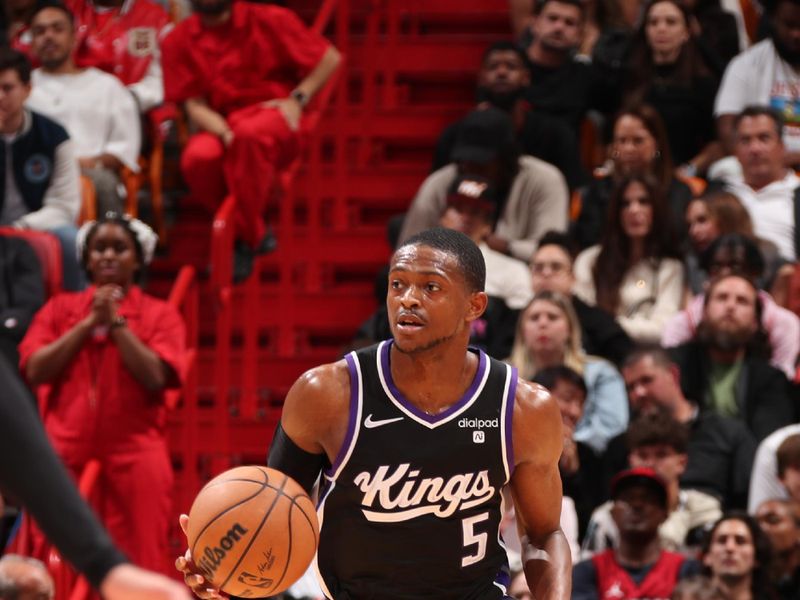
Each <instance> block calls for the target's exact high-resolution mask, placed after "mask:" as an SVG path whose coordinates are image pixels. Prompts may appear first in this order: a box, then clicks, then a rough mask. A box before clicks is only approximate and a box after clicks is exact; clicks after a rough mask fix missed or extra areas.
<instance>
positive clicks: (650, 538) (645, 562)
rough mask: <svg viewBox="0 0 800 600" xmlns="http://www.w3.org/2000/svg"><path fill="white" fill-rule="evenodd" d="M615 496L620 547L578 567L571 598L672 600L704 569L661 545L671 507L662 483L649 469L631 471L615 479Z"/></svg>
mask: <svg viewBox="0 0 800 600" xmlns="http://www.w3.org/2000/svg"><path fill="white" fill-rule="evenodd" d="M611 496H612V498H613V507H612V509H611V514H612V517H613V519H614V522H615V523H616V525H617V527H618V528H619V532H620V543H619V546H618V547H617V548H609V549H608V550H606V551H605V552H602V553H601V554H598V555H596V556H593V557H592V558H591V559H587V560H584V561H581V562H579V563H578V564H577V565H575V567H574V569H573V572H572V600H626V599H628V598H631V599H632V598H647V599H648V600H667V599H668V598H670V596H671V595H672V590H673V589H674V587H675V585H676V584H677V582H678V581H679V580H681V579H683V578H684V577H688V576H690V575H694V574H696V573H698V572H699V570H700V565H699V564H698V563H697V562H696V561H693V560H689V559H687V558H685V557H684V556H683V555H682V554H678V553H675V552H670V551H667V550H664V549H663V548H662V547H661V540H660V538H659V536H658V528H659V526H660V525H661V523H663V522H664V520H665V519H666V517H667V506H668V494H667V488H666V486H665V484H664V482H663V480H662V479H661V478H660V477H659V476H658V475H657V474H656V472H655V471H653V470H652V469H649V468H647V467H642V468H635V469H629V470H627V471H623V472H621V473H620V474H619V475H617V476H616V477H615V478H614V480H613V481H612V486H611Z"/></svg>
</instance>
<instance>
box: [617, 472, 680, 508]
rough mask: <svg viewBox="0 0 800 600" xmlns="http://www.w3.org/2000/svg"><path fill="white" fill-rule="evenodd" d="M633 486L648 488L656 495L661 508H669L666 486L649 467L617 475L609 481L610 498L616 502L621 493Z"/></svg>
mask: <svg viewBox="0 0 800 600" xmlns="http://www.w3.org/2000/svg"><path fill="white" fill-rule="evenodd" d="M635 485H640V486H644V487H648V488H650V489H651V490H653V491H654V492H656V494H658V498H659V500H660V502H661V506H662V507H664V508H667V507H668V506H669V501H668V499H667V484H666V483H664V480H663V479H661V477H660V476H659V475H658V473H656V472H655V471H654V470H653V469H650V468H649V467H637V468H635V469H627V470H625V471H621V472H619V473H617V474H616V475H615V476H614V479H612V480H611V498H612V499H613V500H616V499H617V497H618V496H619V495H620V494H621V493H622V492H623V491H625V490H626V489H628V488H630V487H632V486H635Z"/></svg>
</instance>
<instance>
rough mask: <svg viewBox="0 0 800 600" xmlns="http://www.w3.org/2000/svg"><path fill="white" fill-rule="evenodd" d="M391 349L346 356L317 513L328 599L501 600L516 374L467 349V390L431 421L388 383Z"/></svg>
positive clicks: (504, 581)
mask: <svg viewBox="0 0 800 600" xmlns="http://www.w3.org/2000/svg"><path fill="white" fill-rule="evenodd" d="M391 345H392V342H391V341H387V342H382V343H381V344H379V345H377V346H372V347H370V348H366V349H363V350H359V351H357V352H352V353H350V354H348V355H347V357H346V361H347V366H348V368H349V371H350V419H349V424H348V430H347V435H346V438H345V442H344V444H343V445H342V448H341V450H340V452H339V455H338V456H337V458H336V460H335V462H334V464H333V465H332V466H331V467H330V469H328V470H326V471H325V473H324V480H323V486H322V490H321V492H320V503H319V508H318V512H319V517H320V523H321V532H320V544H319V552H318V554H317V569H318V574H319V575H320V583H321V585H322V587H323V590H324V591H325V593H326V594H327V595H328V597H329V598H333V599H335V600H351V599H352V600H366V599H373V598H374V599H387V600H400V599H404V600H405V599H412V598H415V599H418V598H436V599H439V600H448V599H453V600H455V599H458V600H466V599H475V600H477V599H480V600H490V599H499V598H503V597H504V596H505V592H506V588H507V586H508V584H509V572H508V564H507V556H506V550H505V547H504V546H503V542H502V540H501V538H500V532H499V528H500V521H501V519H502V514H503V509H502V506H501V504H502V494H501V490H502V488H503V486H504V485H505V484H506V483H507V482H508V481H509V478H510V476H511V472H512V470H513V467H514V459H513V454H512V444H511V414H512V410H513V406H514V395H515V392H516V381H517V373H516V370H515V369H513V368H512V367H510V366H508V365H506V364H504V363H501V362H499V361H496V360H493V359H492V358H490V357H488V356H487V355H486V354H485V353H483V352H481V351H478V350H471V351H473V352H476V353H477V354H478V356H479V365H478V369H477V371H476V373H475V378H474V380H473V381H472V384H471V385H470V387H469V389H468V390H467V392H466V393H465V394H464V396H463V397H462V398H461V399H460V400H459V401H458V402H456V403H455V404H454V405H453V406H451V407H450V408H448V409H447V410H446V411H445V412H443V413H441V414H438V415H435V416H431V415H428V414H426V413H424V412H423V411H421V410H419V409H418V408H416V407H415V406H414V405H412V404H411V403H410V402H408V400H406V399H405V398H404V397H403V395H402V394H401V393H400V391H399V390H398V389H397V386H396V385H395V383H394V381H392V375H391V369H390V364H389V357H390V352H389V351H390V348H391ZM443 376H445V377H446V376H447V374H443Z"/></svg>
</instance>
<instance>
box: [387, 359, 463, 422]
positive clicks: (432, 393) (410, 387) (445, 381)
mask: <svg viewBox="0 0 800 600" xmlns="http://www.w3.org/2000/svg"><path fill="white" fill-rule="evenodd" d="M445 346H448V347H447V348H445ZM465 347H466V344H463V345H461V346H460V347H459V348H454V347H452V346H450V345H449V344H443V345H442V346H440V347H437V348H432V349H431V350H426V351H423V352H419V353H410V354H406V353H403V352H401V351H400V350H398V349H397V348H396V347H395V346H392V348H391V350H390V353H391V354H390V368H391V373H392V379H393V380H394V384H395V386H397V388H398V389H399V390H400V392H401V393H402V394H403V396H405V397H406V399H407V400H408V401H409V402H411V403H412V404H414V405H415V406H416V407H417V408H419V409H420V410H422V411H424V412H426V413H428V414H432V415H435V414H439V413H441V412H443V411H444V410H446V409H447V408H448V407H450V406H452V405H453V404H455V403H456V402H458V401H459V399H460V398H461V397H462V396H463V395H464V393H465V392H466V390H467V389H468V388H469V386H470V384H471V383H472V381H473V379H474V377H475V372H476V371H477V368H478V362H479V361H478V357H477V355H476V354H474V353H472V352H469V351H466V350H465ZM443 373H446V374H447V376H443V375H442V374H443ZM456 374H458V375H456Z"/></svg>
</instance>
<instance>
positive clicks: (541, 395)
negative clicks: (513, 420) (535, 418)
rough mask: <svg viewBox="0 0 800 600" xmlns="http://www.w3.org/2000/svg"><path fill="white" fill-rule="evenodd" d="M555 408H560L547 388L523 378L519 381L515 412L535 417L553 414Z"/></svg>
mask: <svg viewBox="0 0 800 600" xmlns="http://www.w3.org/2000/svg"><path fill="white" fill-rule="evenodd" d="M554 408H555V409H557V408H558V407H557V404H556V401H555V399H554V398H553V396H552V395H551V394H550V392H549V391H548V390H547V388H546V387H544V386H542V385H539V384H538V383H534V382H532V381H528V380H526V379H523V378H521V377H520V378H518V379H517V389H516V393H515V394H514V410H515V412H520V413H522V414H524V415H527V414H531V415H535V414H539V413H543V412H552V410H553V409H554Z"/></svg>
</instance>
